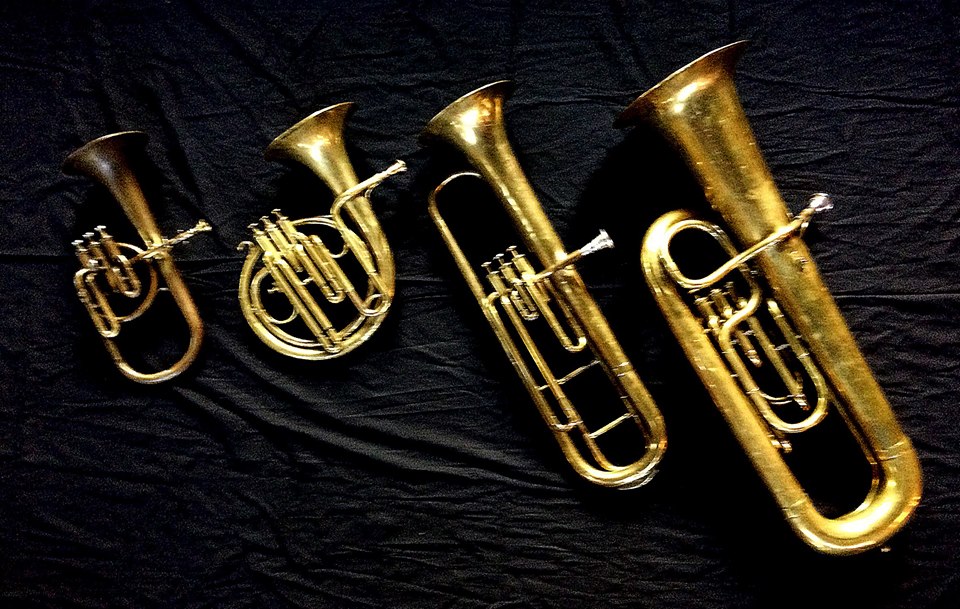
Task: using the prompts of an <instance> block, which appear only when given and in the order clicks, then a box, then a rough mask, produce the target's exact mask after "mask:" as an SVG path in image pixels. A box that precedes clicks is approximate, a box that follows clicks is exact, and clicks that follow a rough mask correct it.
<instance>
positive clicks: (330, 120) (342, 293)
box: [239, 103, 406, 360]
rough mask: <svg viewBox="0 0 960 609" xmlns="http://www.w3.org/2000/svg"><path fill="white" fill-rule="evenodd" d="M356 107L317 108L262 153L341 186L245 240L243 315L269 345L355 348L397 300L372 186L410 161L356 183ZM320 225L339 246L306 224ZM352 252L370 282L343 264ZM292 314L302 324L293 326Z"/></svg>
mask: <svg viewBox="0 0 960 609" xmlns="http://www.w3.org/2000/svg"><path fill="white" fill-rule="evenodd" d="M352 107H353V104H351V103H343V104H336V105H334V106H330V107H329V108H324V109H323V110H320V111H318V112H314V113H313V114H311V115H310V116H308V117H307V118H305V119H303V120H302V121H300V122H298V123H297V124H295V125H294V126H293V127H290V128H289V129H287V130H286V131H285V132H283V133H282V134H281V135H280V136H278V137H277V138H276V139H275V140H274V141H273V142H272V143H271V144H270V145H269V146H268V147H267V151H266V154H265V157H266V158H267V159H268V160H290V161H296V162H299V163H302V164H304V165H306V166H307V167H309V168H310V169H311V170H313V172H314V173H316V174H317V175H318V176H319V177H320V178H321V179H322V180H323V181H324V182H325V183H326V184H327V185H328V186H329V187H330V189H331V190H332V191H333V192H334V193H335V194H336V195H337V197H336V199H335V200H334V202H333V204H332V205H331V207H330V213H329V214H327V215H323V216H314V217H309V218H302V219H299V220H291V219H289V218H287V217H286V216H284V215H283V214H282V213H281V212H280V210H277V209H275V210H273V214H274V218H272V219H271V218H268V217H266V216H265V217H263V218H261V219H260V222H259V223H255V224H251V225H250V230H251V231H252V233H253V241H244V242H243V243H241V244H240V248H241V249H243V248H245V249H246V250H247V257H246V260H245V261H244V265H243V270H242V271H241V274H240V287H239V298H240V309H241V310H242V311H243V316H244V318H245V319H246V320H247V323H248V324H249V325H250V328H251V329H252V330H253V331H254V333H255V334H256V335H257V336H258V337H259V338H260V339H261V340H262V341H263V342H264V343H265V344H266V345H267V346H269V347H270V348H272V349H273V350H275V351H277V352H278V353H282V354H283V355H287V356H289V357H295V358H298V359H305V360H324V359H331V358H334V357H339V356H341V355H344V354H346V353H349V352H350V351H352V350H353V349H355V348H357V347H358V346H360V345H361V344H363V343H364V342H366V341H367V339H369V338H370V336H371V335H372V334H373V333H374V332H375V331H376V329H377V328H379V327H380V324H381V323H382V322H383V320H384V317H385V316H386V314H387V310H388V309H389V308H390V305H391V303H392V302H393V294H394V281H395V280H394V264H393V254H392V253H391V252H390V248H389V246H388V245H387V240H386V237H385V236H384V234H383V231H382V229H381V228H380V225H379V223H378V222H377V219H376V216H374V214H373V210H372V209H371V206H370V201H369V195H370V192H371V191H372V190H373V189H374V188H376V186H377V185H378V184H380V183H381V182H383V181H384V180H386V179H387V178H389V177H390V176H392V175H395V174H397V173H399V172H401V171H405V170H406V165H405V164H404V163H403V161H396V162H394V163H393V164H392V165H391V166H390V167H388V168H387V169H386V170H385V171H381V172H380V173H377V174H375V175H373V176H372V177H370V178H368V179H366V180H364V181H362V182H358V180H357V176H356V174H355V173H354V171H353V167H352V165H351V164H350V159H349V158H348V157H347V151H346V147H345V146H344V142H343V131H344V126H345V123H346V119H347V116H348V115H349V114H350V111H351V110H352ZM344 211H345V212H346V214H345V215H346V218H345V217H344V213H343V212H344ZM347 220H349V223H348V222H347ZM316 228H325V229H327V230H328V231H329V232H332V233H335V234H336V235H337V236H338V238H339V239H340V241H342V248H340V251H331V249H330V248H329V246H328V244H327V243H324V241H323V240H322V239H321V237H320V236H318V235H317V234H314V232H313V231H311V230H310V229H316ZM355 229H356V230H355ZM357 231H359V234H358V233H357ZM347 254H350V255H352V256H353V258H354V260H355V262H356V263H357V265H358V266H359V267H360V269H361V270H362V271H363V273H364V274H365V275H366V281H365V283H366V286H361V287H360V289H358V287H357V286H355V285H354V283H353V281H351V279H350V277H349V276H348V274H347V273H346V272H345V271H344V269H343V268H342V266H341V261H342V259H343V258H344V257H345V256H347ZM357 274H359V273H357ZM267 279H269V280H270V282H269V284H268V285H267V286H264V285H263V282H264V281H265V280H267ZM362 290H365V291H362ZM264 291H266V292H268V293H272V292H278V293H282V294H283V296H284V297H286V300H287V302H288V304H289V306H290V313H289V314H288V315H287V316H286V317H275V316H274V315H272V314H271V313H269V312H268V310H267V305H266V304H265V303H264V301H263V300H264V299H263V292H264ZM323 301H326V303H327V309H325V308H324V306H322V305H321V303H322V302H323ZM340 303H349V306H350V307H352V309H351V310H350V314H349V315H347V314H344V315H340V317H339V318H337V317H336V316H335V315H334V313H333V312H332V311H331V310H330V307H331V306H332V305H339V304H340ZM344 306H347V305H344ZM344 316H346V317H347V318H348V319H347V321H345V322H344V321H342V318H343V317H344ZM295 320H299V321H300V322H301V323H302V325H303V328H301V329H295V328H292V327H291V326H290V324H291V323H292V322H294V321H295Z"/></svg>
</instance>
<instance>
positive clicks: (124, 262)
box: [63, 131, 210, 383]
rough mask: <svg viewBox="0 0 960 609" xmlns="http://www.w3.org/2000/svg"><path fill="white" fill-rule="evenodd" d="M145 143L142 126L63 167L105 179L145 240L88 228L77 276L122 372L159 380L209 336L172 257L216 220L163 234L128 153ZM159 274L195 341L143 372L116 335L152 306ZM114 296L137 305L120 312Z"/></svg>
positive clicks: (88, 147) (96, 143)
mask: <svg viewBox="0 0 960 609" xmlns="http://www.w3.org/2000/svg"><path fill="white" fill-rule="evenodd" d="M146 142H147V135H146V134H145V133H142V132H140V131H124V132H121V133H113V134H111V135H105V136H103V137H101V138H97V139H95V140H93V141H91V142H88V143H87V144H85V145H84V146H82V147H81V148H78V149H77V150H75V151H74V152H73V153H71V154H70V155H69V156H68V157H67V159H66V161H65V162H64V164H63V170H64V172H66V173H68V174H77V175H87V176H89V177H91V178H93V179H94V180H96V181H97V182H100V183H101V184H103V185H104V186H106V187H107V189H108V190H109V191H110V193H111V194H112V195H113V197H114V198H115V199H116V200H117V201H118V202H119V203H120V206H121V207H122V208H123V211H124V213H126V215H127V218H129V219H130V222H131V223H132V224H133V225H134V227H135V228H136V229H137V232H138V233H139V234H140V237H141V238H142V239H143V242H144V243H145V244H146V247H145V248H140V247H137V246H135V245H131V244H128V243H122V242H118V241H116V240H115V239H114V238H113V236H112V235H110V234H109V233H107V231H106V228H105V227H104V226H98V227H97V228H96V231H97V232H96V234H95V233H86V234H85V235H84V238H83V239H81V240H77V241H74V242H73V246H74V248H75V250H76V254H77V258H78V259H79V260H80V264H81V266H82V268H81V269H80V270H79V271H77V273H76V274H75V275H74V278H73V282H74V286H75V287H76V290H77V295H78V296H79V297H80V301H81V302H82V303H83V304H84V306H85V307H86V309H87V312H88V313H89V314H90V319H92V320H93V324H94V326H96V328H97V332H99V333H100V336H101V337H102V338H103V342H104V344H105V345H106V347H107V351H108V352H109V353H110V356H111V357H112V358H113V361H114V363H115V364H116V366H117V368H119V369H120V372H122V373H123V374H124V375H125V376H126V377H127V378H129V379H132V380H134V381H137V382H140V383H159V382H162V381H166V380H168V379H171V378H173V377H175V376H176V375H178V374H180V373H181V372H183V371H184V370H185V369H186V368H187V367H188V366H189V365H190V364H191V363H192V362H193V360H194V359H196V357H197V353H198V351H199V350H200V342H201V340H202V339H203V323H202V322H201V321H200V315H199V314H198V313H197V307H196V305H194V303H193V299H192V298H191V297H190V293H189V292H188V291H187V287H186V286H185V285H184V283H183V279H181V278H180V274H179V273H178V272H177V268H176V266H174V264H173V259H172V258H171V256H170V249H171V248H172V247H173V246H174V245H176V244H178V243H181V242H183V241H186V240H187V239H189V238H190V237H192V236H193V235H194V234H196V233H198V232H202V231H207V230H210V225H209V224H207V223H206V222H204V221H203V220H201V221H200V222H198V223H197V225H196V226H195V227H193V228H191V229H189V230H186V231H183V232H181V233H179V234H178V235H176V236H174V237H172V238H170V239H165V238H163V237H162V236H161V235H160V230H159V229H158V228H157V223H156V221H155V220H154V219H153V215H152V214H151V213H150V208H149V207H148V206H147V201H146V199H145V198H144V196H143V192H142V191H141V189H140V185H139V184H138V183H137V179H136V177H135V176H134V174H133V173H132V172H131V170H130V166H129V160H128V151H130V150H132V149H136V150H142V149H143V147H144V146H145V145H146ZM138 269H142V272H138ZM158 273H159V276H160V277H162V278H163V281H164V283H165V284H166V289H167V290H169V292H170V294H171V295H172V296H173V299H174V301H175V302H176V304H177V306H178V307H179V308H180V312H181V313H182V315H183V318H184V320H185V321H186V323H187V327H188V329H189V332H190V341H189V344H188V345H187V349H186V351H185V352H184V354H183V355H182V356H181V357H180V359H179V360H177V361H176V362H175V363H174V364H172V365H171V366H170V367H169V368H166V369H165V370H159V371H156V372H141V371H139V370H137V369H135V368H134V366H133V365H132V364H130V363H129V362H128V361H127V358H125V357H124V356H123V354H122V353H121V351H120V347H119V346H118V345H117V343H116V338H117V336H118V335H119V334H120V328H121V324H123V323H124V322H128V321H132V320H134V319H136V318H137V317H140V316H141V315H142V314H143V313H144V312H145V311H146V310H147V309H148V308H150V305H151V304H152V303H153V301H154V298H155V297H156V295H157V292H158V291H159V289H160V282H159V277H158ZM145 284H146V285H145ZM111 295H112V296H114V297H116V296H123V297H125V298H127V299H130V300H131V301H132V302H135V303H136V305H134V306H132V309H131V310H130V311H128V312H125V313H118V312H117V311H116V309H115V308H114V306H113V304H111V302H110V298H109V296H111Z"/></svg>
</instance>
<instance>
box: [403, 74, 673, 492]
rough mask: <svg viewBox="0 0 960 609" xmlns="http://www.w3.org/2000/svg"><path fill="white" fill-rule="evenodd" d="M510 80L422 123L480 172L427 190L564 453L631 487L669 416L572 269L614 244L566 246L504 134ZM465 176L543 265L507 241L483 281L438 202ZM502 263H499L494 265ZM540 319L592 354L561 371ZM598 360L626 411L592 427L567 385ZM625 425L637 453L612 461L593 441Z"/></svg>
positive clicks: (594, 475) (661, 441)
mask: <svg viewBox="0 0 960 609" xmlns="http://www.w3.org/2000/svg"><path fill="white" fill-rule="evenodd" d="M509 88H510V84H509V83H507V82H505V81H501V82H495V83H492V84H490V85H487V86H485V87H482V88H480V89H477V90H476V91H473V92H472V93H469V94H467V95H465V96H463V97H461V98H460V99H458V100H457V101H455V102H453V103H452V104H451V105H450V106H448V107H447V108H446V109H445V110H443V111H442V112H440V113H439V114H437V115H436V116H435V117H434V118H433V120H431V121H430V123H429V124H428V125H427V127H426V128H425V129H424V131H423V133H422V134H421V140H422V141H424V142H428V141H430V140H441V141H444V142H446V143H448V144H452V145H453V146H454V147H456V148H458V149H460V150H461V151H462V152H463V153H464V154H465V155H466V156H467V158H468V159H469V161H470V162H471V164H472V165H473V166H474V167H475V168H476V169H477V170H478V172H479V173H462V174H455V175H453V176H451V177H449V178H447V179H446V180H444V182H443V183H441V184H440V186H438V187H437V188H436V190H435V191H434V192H433V194H432V195H431V196H430V201H429V208H428V209H429V213H430V216H431V218H432V220H433V222H434V224H436V226H437V229H438V230H439V231H440V234H441V236H442V237H443V240H444V242H445V243H446V245H447V247H448V249H449V250H450V253H451V255H452V256H453V258H454V261H455V262H456V264H457V266H458V267H459V269H460V272H461V274H462V275H463V277H464V280H465V281H466V282H467V284H468V286H469V287H470V290H471V292H472V293H473V295H474V297H475V298H476V300H477V302H478V304H479V305H480V308H481V309H482V311H483V313H484V316H485V317H486V319H487V321H488V322H489V324H490V326H491V328H492V329H493V331H494V333H495V334H496V336H497V338H498V339H499V341H500V344H501V345H502V346H503V349H504V351H505V352H506V354H507V357H508V358H509V360H510V362H511V363H512V364H513V367H514V369H515V371H516V372H517V374H518V375H519V376H520V379H521V380H522V382H523V384H524V386H525V387H526V389H527V392H528V393H529V395H530V397H531V399H532V400H533V402H534V403H535V404H536V406H537V409H538V410H539V412H540V414H541V416H542V417H543V419H544V421H545V422H546V423H547V426H548V427H549V428H550V430H551V431H552V432H553V435H554V437H555V439H556V440H557V442H558V443H559V444H560V448H561V450H562V451H563V454H564V456H565V457H566V459H567V461H569V463H570V464H571V465H572V466H573V468H574V470H575V471H576V472H577V473H578V474H580V475H581V476H583V477H584V478H585V479H587V480H588V481H590V482H593V483H595V484H599V485H602V486H608V487H615V488H621V489H626V488H634V487H637V486H640V485H642V484H644V483H646V482H647V481H649V480H650V478H651V477H652V476H653V474H654V472H655V471H656V466H657V465H658V463H659V462H660V459H661V458H662V456H663V453H664V450H666V446H667V439H666V432H665V430H664V423H663V418H662V416H661V414H660V411H659V410H658V409H657V407H656V405H655V404H654V402H653V399H652V398H651V397H650V395H649V394H648V393H647V390H646V388H645V387H644V386H643V384H642V383H641V382H640V378H639V377H638V376H637V374H636V372H635V371H634V370H633V367H632V366H631V364H630V362H629V360H628V359H627V357H626V355H625V354H624V353H623V350H622V349H621V348H620V345H619V343H618V342H617V340H616V338H615V337H614V335H613V332H612V331H611V329H610V327H609V326H608V324H607V321H606V319H605V318H604V316H603V314H602V313H601V312H600V309H599V308H598V307H597V305H596V303H595V302H594V300H593V298H591V296H590V294H589V293H588V292H587V289H586V287H585V286H584V284H583V282H582V280H581V279H580V276H579V274H578V273H577V271H576V269H575V268H574V267H573V262H575V261H576V259H578V258H579V257H581V256H582V255H585V254H586V253H589V252H590V251H593V250H595V249H599V248H601V247H608V246H609V245H610V243H609V241H608V240H604V239H602V238H601V239H597V240H594V242H591V244H589V245H588V246H587V247H585V248H583V249H582V250H578V251H576V252H573V253H571V254H567V253H566V251H565V249H564V246H563V243H562V242H561V240H560V237H559V236H558V235H557V233H556V232H555V231H554V229H553V226H552V225H551V223H550V221H549V219H548V218H547V216H546V214H545V213H544V211H543V208H542V207H541V206H540V203H539V202H538V201H537V198H536V196H535V194H534V192H533V189H532V187H531V186H530V184H529V182H528V181H527V179H526V177H525V176H524V174H523V171H522V170H521V168H520V165H519V163H518V162H517V160H516V157H515V156H514V154H513V152H512V150H511V148H510V143H509V141H508V140H507V136H506V131H505V129H504V124H503V102H504V100H505V98H506V97H507V95H508V92H509ZM466 176H470V177H475V178H480V179H482V180H484V181H486V182H487V183H489V184H490V186H492V188H493V190H494V191H495V192H496V193H497V194H498V195H499V198H500V200H501V203H502V204H503V205H504V207H505V208H506V210H507V212H508V213H509V215H510V216H511V219H512V220H513V222H514V224H515V226H516V228H517V231H518V232H519V234H520V238H521V239H522V240H523V244H524V245H525V246H526V248H527V250H529V251H530V252H531V253H532V256H533V258H534V259H535V260H537V261H538V262H539V265H540V268H541V269H544V270H543V271H541V272H540V273H535V272H534V270H533V266H532V263H531V262H530V261H529V260H527V257H526V256H525V255H522V254H519V253H518V252H516V251H515V250H514V249H513V248H511V250H509V251H508V252H507V255H506V256H502V257H501V256H498V257H497V259H495V261H494V263H493V264H491V265H485V266H486V268H487V275H486V279H487V281H488V282H489V283H490V284H491V285H490V288H485V287H484V286H483V285H482V283H481V280H480V278H479V277H478V275H477V273H476V272H475V271H474V269H473V267H472V265H471V263H470V262H469V261H468V260H467V257H466V256H465V254H464V253H463V251H462V250H461V248H460V246H459V244H458V242H457V240H456V238H455V237H454V236H453V234H452V232H451V231H450V229H449V227H448V226H447V223H446V221H445V220H444V218H443V216H442V215H441V213H440V211H439V209H438V195H439V193H440V191H441V190H442V189H443V188H444V187H445V186H446V185H447V184H449V183H450V182H451V181H453V180H456V179H459V178H462V177H466ZM496 265H499V266H498V267H497V268H494V267H495V266H496ZM551 303H553V304H551ZM504 317H506V318H507V320H505V319H504ZM538 317H543V319H544V321H545V322H546V323H547V325H548V326H549V327H550V328H551V329H552V330H553V333H554V334H555V335H556V338H557V340H558V341H559V342H560V343H561V344H562V345H563V347H564V348H565V349H566V350H567V351H570V352H576V351H581V350H583V351H585V352H587V353H591V354H592V356H593V358H594V359H593V361H592V362H591V363H590V364H587V365H586V366H581V367H579V368H575V369H574V370H573V371H572V372H570V373H568V374H565V375H562V376H560V375H557V374H555V373H554V372H553V371H552V370H551V368H550V363H549V362H547V361H546V360H545V358H544V356H543V354H542V353H541V350H540V348H539V347H538V346H537V344H535V343H534V339H533V338H532V337H531V334H530V332H529V331H528V330H527V327H526V325H525V324H526V323H527V320H530V319H534V318H538ZM521 343H522V344H521ZM586 347H589V349H586ZM594 365H598V366H600V367H601V368H602V369H603V370H604V371H605V372H606V374H607V376H608V378H609V379H610V382H611V383H612V384H613V386H614V388H615V389H616V391H617V393H618V394H619V395H620V397H621V399H620V402H622V407H623V408H622V412H623V414H622V415H620V416H619V417H616V418H614V419H613V420H611V421H610V422H609V423H606V424H605V425H602V426H600V427H599V428H597V429H590V428H588V427H587V424H586V423H584V420H583V417H582V416H581V412H586V411H585V410H584V409H583V407H581V406H575V405H574V404H573V403H572V402H571V400H570V399H569V398H568V396H567V394H566V392H565V391H564V388H563V385H564V383H566V382H567V381H568V380H571V379H572V378H574V377H575V376H577V375H578V374H579V373H580V372H582V371H584V370H585V369H587V368H590V367H592V366H594ZM621 425H631V427H627V428H623V429H624V430H625V431H627V432H631V433H634V434H635V435H636V436H637V437H638V438H639V440H638V441H637V442H636V444H634V445H631V448H633V447H634V446H635V447H636V451H639V452H640V453H641V454H640V455H639V456H638V457H636V458H635V460H633V461H630V462H629V463H626V464H619V463H613V462H612V459H610V458H609V457H608V455H606V454H604V452H603V451H602V450H601V448H600V447H599V446H598V445H597V442H596V440H597V438H599V437H600V436H601V435H603V434H604V433H606V432H607V431H610V430H611V429H613V428H615V427H618V426H621ZM580 445H583V446H585V447H586V450H583V449H581V447H580Z"/></svg>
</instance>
